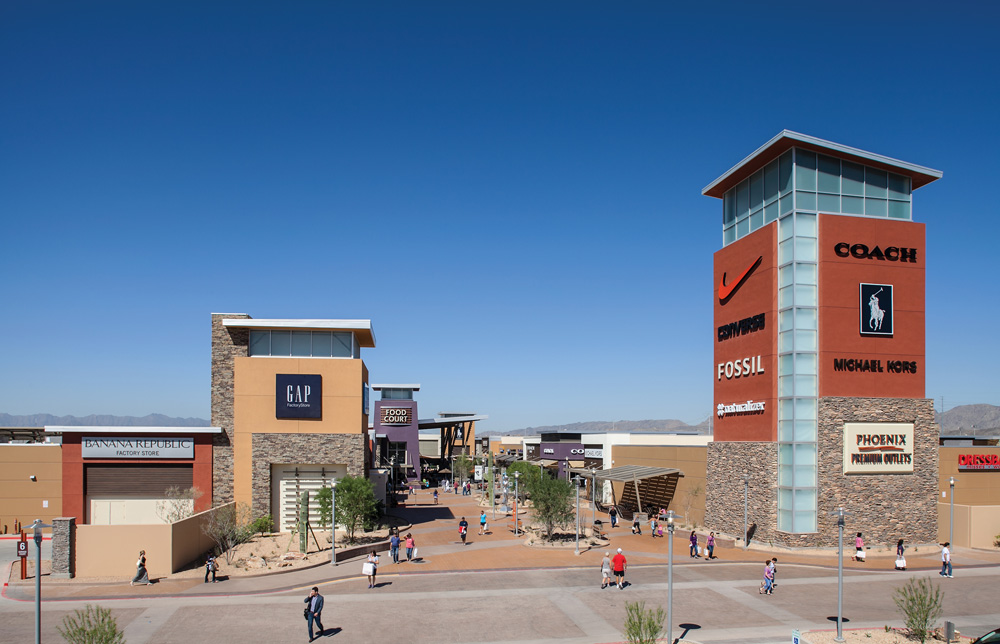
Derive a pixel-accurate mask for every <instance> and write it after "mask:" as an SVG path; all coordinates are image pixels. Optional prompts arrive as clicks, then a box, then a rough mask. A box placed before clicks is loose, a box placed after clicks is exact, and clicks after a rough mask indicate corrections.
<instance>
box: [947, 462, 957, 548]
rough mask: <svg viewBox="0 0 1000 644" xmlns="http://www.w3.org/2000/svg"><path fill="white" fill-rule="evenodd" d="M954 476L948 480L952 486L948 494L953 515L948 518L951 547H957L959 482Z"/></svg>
mask: <svg viewBox="0 0 1000 644" xmlns="http://www.w3.org/2000/svg"><path fill="white" fill-rule="evenodd" d="M957 480H958V479H956V478H955V477H954V476H952V477H949V478H948V485H949V486H951V491H950V492H948V496H949V498H948V501H949V503H950V504H951V514H950V516H949V518H948V543H949V544H951V547H952V548H954V547H955V545H954V544H955V481H957Z"/></svg>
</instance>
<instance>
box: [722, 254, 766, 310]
mask: <svg viewBox="0 0 1000 644" xmlns="http://www.w3.org/2000/svg"><path fill="white" fill-rule="evenodd" d="M763 259H764V256H763V255H761V256H760V257H758V258H757V259H755V260H754V261H753V263H752V264H750V266H747V268H746V270H745V271H743V272H742V273H740V276H739V277H737V278H736V280H735V281H734V282H733V283H732V284H730V285H729V286H726V274H725V273H723V274H722V281H721V282H719V301H720V302H722V303H723V304H725V303H726V301H727V300H729V298H731V297H732V296H733V293H735V292H736V289H738V288H739V287H740V286H742V285H743V282H745V281H746V280H747V278H748V277H750V273H752V272H753V270H754V269H755V268H757V267H758V266H760V262H761V260H763Z"/></svg>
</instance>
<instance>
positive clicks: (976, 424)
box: [934, 404, 1000, 436]
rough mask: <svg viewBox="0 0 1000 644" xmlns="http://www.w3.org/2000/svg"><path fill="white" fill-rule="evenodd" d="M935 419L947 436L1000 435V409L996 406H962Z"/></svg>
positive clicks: (936, 416)
mask: <svg viewBox="0 0 1000 644" xmlns="http://www.w3.org/2000/svg"><path fill="white" fill-rule="evenodd" d="M934 417H935V419H936V420H937V422H938V424H939V425H941V433H942V434H944V435H945V436H949V435H951V436H954V435H963V434H994V435H996V434H1000V407H997V406H996V405H985V404H982V405H960V406H958V407H953V408H951V409H949V410H948V411H946V412H944V413H943V414H934Z"/></svg>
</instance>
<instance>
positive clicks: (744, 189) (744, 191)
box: [736, 181, 750, 219]
mask: <svg viewBox="0 0 1000 644" xmlns="http://www.w3.org/2000/svg"><path fill="white" fill-rule="evenodd" d="M749 214H750V182H749V181H744V182H743V183H741V184H740V185H738V186H736V218H737V219H742V218H743V217H746V216H747V215H749Z"/></svg>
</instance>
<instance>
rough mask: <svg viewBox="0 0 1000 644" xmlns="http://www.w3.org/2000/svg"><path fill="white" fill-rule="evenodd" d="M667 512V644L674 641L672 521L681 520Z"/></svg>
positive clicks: (679, 516)
mask: <svg viewBox="0 0 1000 644" xmlns="http://www.w3.org/2000/svg"><path fill="white" fill-rule="evenodd" d="M683 518H684V517H682V516H681V515H679V514H677V513H676V512H674V511H673V510H667V642H668V643H670V644H673V641H674V528H675V525H674V519H683Z"/></svg>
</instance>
